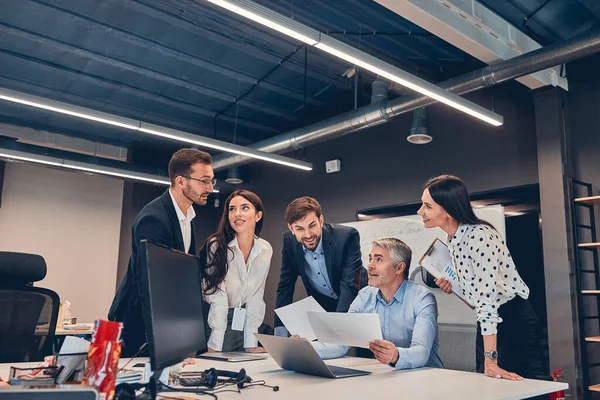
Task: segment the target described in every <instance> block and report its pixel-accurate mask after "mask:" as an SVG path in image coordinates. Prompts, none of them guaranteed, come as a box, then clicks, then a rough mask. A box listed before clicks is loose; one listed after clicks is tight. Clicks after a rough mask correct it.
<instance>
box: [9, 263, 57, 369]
mask: <svg viewBox="0 0 600 400" xmlns="http://www.w3.org/2000/svg"><path fill="white" fill-rule="evenodd" d="M45 276H46V262H45V261H44V258H43V257H41V256H39V255H34V254H26V253H14V252H0V362H2V363H6V362H26V361H40V360H42V359H43V358H44V356H46V355H49V354H52V346H53V342H54V334H55V330H56V323H57V320H58V310H59V306H60V299H59V297H58V294H57V293H56V292H54V291H52V290H49V289H44V288H37V287H34V286H33V282H37V281H40V280H42V279H44V277H45Z"/></svg>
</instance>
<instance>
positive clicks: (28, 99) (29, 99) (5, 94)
mask: <svg viewBox="0 0 600 400" xmlns="http://www.w3.org/2000/svg"><path fill="white" fill-rule="evenodd" d="M0 99H3V100H8V101H12V102H13V103H19V104H24V105H27V106H31V107H36V108H41V109H44V110H48V111H54V112H57V113H61V114H67V115H72V116H74V117H78V118H84V119H89V120H91V121H96V122H102V123H104V124H109V125H115V126H119V127H121V128H127V129H133V130H137V129H138V128H139V127H140V123H139V121H136V120H133V119H129V118H125V117H120V116H118V115H112V114H108V113H104V112H101V111H95V110H90V109H89V108H84V107H79V106H74V105H72V104H67V103H63V102H61V101H55V100H50V99H45V98H43V97H38V96H33V95H29V94H26V93H20V92H15V91H13V90H9V89H4V88H0Z"/></svg>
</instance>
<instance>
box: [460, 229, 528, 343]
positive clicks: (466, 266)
mask: <svg viewBox="0 0 600 400" xmlns="http://www.w3.org/2000/svg"><path fill="white" fill-rule="evenodd" d="M448 248H449V249H450V253H451V254H452V261H453V263H454V270H455V271H456V275H457V277H458V281H459V283H460V286H461V288H462V290H463V293H464V294H465V296H467V297H468V298H469V299H470V300H471V302H472V303H473V304H474V305H475V310H476V311H477V321H478V322H479V325H480V327H481V334H482V335H495V334H497V325H498V324H499V323H501V322H502V318H500V316H499V315H498V308H500V306H501V305H503V304H505V303H506V302H508V301H509V300H512V299H513V298H514V297H515V296H516V295H519V296H521V297H522V298H524V299H526V298H527V297H529V288H528V287H527V285H525V283H524V282H523V280H522V279H521V277H520V276H519V273H518V272H517V269H516V268H515V264H514V262H513V260H512V258H511V256H510V252H509V251H508V248H507V247H506V244H505V243H504V239H503V238H502V237H501V236H500V235H499V234H498V232H496V230H494V229H493V228H490V227H489V226H487V225H460V226H459V227H458V230H457V231H456V233H455V234H454V237H452V238H450V239H449V241H448Z"/></svg>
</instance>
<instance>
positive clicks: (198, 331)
mask: <svg viewBox="0 0 600 400" xmlns="http://www.w3.org/2000/svg"><path fill="white" fill-rule="evenodd" d="M140 249H141V257H140V260H139V262H140V270H141V273H142V277H141V278H142V279H141V283H142V287H143V294H142V308H143V313H144V325H145V329H146V337H147V341H148V349H149V353H150V365H151V367H152V370H153V371H155V372H156V371H159V370H161V369H163V368H167V367H169V366H171V365H174V364H177V363H179V362H181V361H183V360H184V359H185V358H187V357H190V355H194V354H195V353H196V352H197V351H201V352H204V351H206V350H207V346H206V333H205V330H204V314H203V310H202V278H201V275H200V262H199V259H198V257H195V256H192V255H189V254H186V253H182V252H179V251H177V250H172V249H170V248H168V247H165V246H160V245H156V244H153V243H150V242H148V241H147V240H142V241H141V242H140Z"/></svg>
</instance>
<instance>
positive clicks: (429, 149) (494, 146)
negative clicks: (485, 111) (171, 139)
mask: <svg viewBox="0 0 600 400" xmlns="http://www.w3.org/2000/svg"><path fill="white" fill-rule="evenodd" d="M493 97H494V99H493V103H494V106H495V110H496V112H498V113H499V114H501V115H503V116H504V120H505V124H504V125H503V126H502V127H499V128H495V127H491V126H489V125H487V124H485V123H482V122H479V121H476V120H474V119H472V118H470V117H468V116H465V115H464V114H461V113H458V112H456V111H454V110H450V109H448V108H447V107H444V106H433V107H431V109H430V114H429V128H430V132H431V134H432V135H433V137H434V140H433V142H432V143H430V144H428V145H425V146H415V145H411V144H409V143H408V142H407V141H406V136H407V134H408V131H409V129H410V124H411V121H412V115H411V114H406V115H402V116H400V117H398V118H396V119H395V120H393V121H392V122H390V123H388V124H384V125H380V126H377V127H374V128H371V129H368V130H365V131H361V132H357V133H353V134H350V135H348V136H345V137H342V138H339V139H335V140H332V141H330V142H327V143H323V144H320V145H316V146H313V147H309V148H307V149H305V151H304V150H301V151H298V152H296V153H290V154H289V155H291V156H295V157H297V158H302V157H303V156H304V153H305V154H306V158H307V160H309V161H311V162H313V163H314V167H315V169H314V171H313V172H309V173H307V172H301V171H296V170H292V169H290V168H279V167H276V166H273V165H267V164H254V165H253V166H252V176H253V181H254V184H253V185H252V190H254V191H255V192H256V193H257V194H258V195H259V196H260V197H261V198H262V200H263V202H264V205H265V209H266V216H265V225H264V228H263V235H262V236H263V237H264V238H265V239H267V240H268V241H269V242H271V244H272V245H273V251H274V257H273V263H272V264H271V271H270V273H269V278H268V280H267V289H266V291H265V301H266V303H267V314H266V316H265V322H267V323H269V324H271V323H272V322H273V307H274V304H275V295H276V287H277V282H278V280H279V270H280V263H281V256H280V254H281V233H282V232H283V231H285V229H287V227H286V223H285V220H284V212H285V207H286V206H287V204H288V203H289V202H290V201H291V200H293V199H294V198H296V197H299V196H303V195H309V196H313V197H315V198H317V199H318V200H319V201H320V202H321V205H322V207H323V211H324V215H325V219H326V220H327V221H330V222H348V221H354V220H355V216H356V211H357V210H360V209H365V208H373V207H379V206H385V205H390V204H401V203H408V202H415V201H418V200H419V199H420V196H421V190H422V185H423V183H424V182H425V181H426V180H427V179H428V178H430V177H432V176H435V175H438V174H442V173H451V174H455V175H458V176H460V177H461V178H463V179H464V180H465V182H466V183H467V186H468V188H469V190H470V191H471V192H477V191H485V190H493V189H499V188H505V187H511V186H519V185H525V184H531V183H536V182H537V181H538V174H537V155H536V138H535V126H534V119H533V104H532V101H531V95H530V94H529V93H528V91H527V90H525V88H523V87H522V86H520V85H519V84H516V83H510V84H506V85H503V86H501V87H498V88H496V89H494V92H493ZM469 98H470V99H472V100H473V101H475V102H477V103H478V104H481V105H483V106H486V107H491V105H492V92H491V91H485V92H478V93H475V94H473V95H471V96H469ZM335 158H339V159H341V160H342V171H341V172H339V173H335V174H326V173H325V161H326V160H331V159H335ZM301 286H302V284H301V283H299V284H298V285H297V286H296V287H297V289H300V290H297V293H296V298H301V297H303V296H305V294H304V292H303V289H302V288H301Z"/></svg>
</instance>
